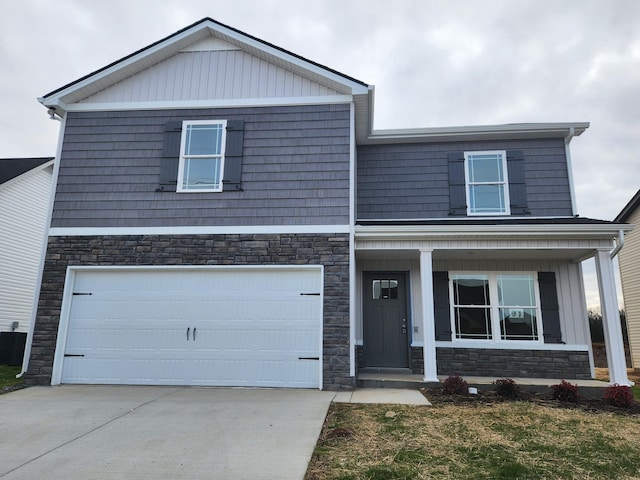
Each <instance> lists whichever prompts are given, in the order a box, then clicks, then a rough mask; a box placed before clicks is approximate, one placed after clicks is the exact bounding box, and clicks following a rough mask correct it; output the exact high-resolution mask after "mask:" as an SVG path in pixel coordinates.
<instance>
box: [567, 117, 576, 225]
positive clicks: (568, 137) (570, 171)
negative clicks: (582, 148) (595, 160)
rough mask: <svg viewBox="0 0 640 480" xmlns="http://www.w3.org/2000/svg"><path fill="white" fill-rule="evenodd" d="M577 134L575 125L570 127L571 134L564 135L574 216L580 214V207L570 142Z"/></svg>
mask: <svg viewBox="0 0 640 480" xmlns="http://www.w3.org/2000/svg"><path fill="white" fill-rule="evenodd" d="M575 135H576V129H575V128H574V127H570V128H569V135H567V136H566V137H564V155H565V158H566V159H567V174H568V176H569V193H570V194H571V213H572V215H573V216H574V217H576V216H578V209H577V208H576V205H577V203H576V190H575V187H574V185H573V166H572V165H571V149H570V148H569V144H570V143H571V140H572V139H573V137H575Z"/></svg>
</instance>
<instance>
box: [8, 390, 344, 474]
mask: <svg viewBox="0 0 640 480" xmlns="http://www.w3.org/2000/svg"><path fill="white" fill-rule="evenodd" d="M334 395H335V394H334V393H330V392H321V391H317V390H288V389H230V388H197V387H125V386H84V385H83V386H72V385H65V386H60V387H31V388H28V389H25V390H20V391H16V392H12V393H9V394H5V395H0V478H1V479H3V480H5V479H6V480H9V479H11V480H13V479H34V478H47V479H66V480H74V479H82V480H86V479H92V480H97V479H115V478H118V479H165V478H166V479H193V478H197V479H205V478H206V479H217V478H221V479H233V478H242V479H270V478H277V479H302V478H303V477H304V474H305V471H306V468H307V464H308V462H309V459H310V458H311V454H312V452H313V448H314V446H315V444H316V441H317V438H318V434H319V433H320V429H321V427H322V423H323V421H324V418H325V416H326V413H327V409H328V408H329V404H330V402H331V400H332V398H333V397H334Z"/></svg>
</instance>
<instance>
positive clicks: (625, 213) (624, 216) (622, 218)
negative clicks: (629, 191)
mask: <svg viewBox="0 0 640 480" xmlns="http://www.w3.org/2000/svg"><path fill="white" fill-rule="evenodd" d="M639 206H640V190H638V191H637V192H636V194H635V195H634V196H633V197H632V198H631V200H629V202H628V203H627V204H626V205H625V206H624V207H623V209H622V210H621V211H620V213H619V214H618V215H617V216H616V218H615V219H614V220H613V221H614V222H626V221H627V220H628V219H629V217H630V216H631V215H633V212H635V211H636V209H637V208H638V207H639Z"/></svg>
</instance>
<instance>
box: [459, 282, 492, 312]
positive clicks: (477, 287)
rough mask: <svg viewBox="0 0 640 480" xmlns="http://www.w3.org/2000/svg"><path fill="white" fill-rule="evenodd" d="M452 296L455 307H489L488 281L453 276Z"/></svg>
mask: <svg viewBox="0 0 640 480" xmlns="http://www.w3.org/2000/svg"><path fill="white" fill-rule="evenodd" d="M453 296H454V299H453V302H454V304H455V305H489V279H488V278H486V277H482V276H477V277H466V278H465V277H461V276H455V277H454V279H453Z"/></svg>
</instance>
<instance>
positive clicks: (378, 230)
mask: <svg viewBox="0 0 640 480" xmlns="http://www.w3.org/2000/svg"><path fill="white" fill-rule="evenodd" d="M615 227H616V228H617V231H618V232H619V231H621V230H622V231H624V230H631V229H632V228H633V227H632V226H631V225H629V226H628V227H627V226H625V227H623V228H620V226H619V225H616V226H615ZM615 232H616V230H614V229H613V228H612V227H611V226H608V225H593V224H587V225H571V226H567V225H484V226H478V225H474V226H472V227H470V226H468V225H428V226H427V225H371V226H364V225H356V238H376V237H377V238H389V237H398V236H401V237H421V236H425V235H430V236H440V237H487V236H514V237H518V236H532V235H533V236H542V237H558V236H562V237H567V236H579V237H582V238H585V237H590V238H601V237H608V238H611V236H612V235H614V234H615Z"/></svg>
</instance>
